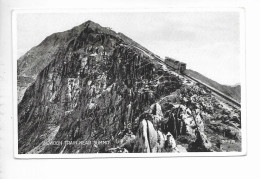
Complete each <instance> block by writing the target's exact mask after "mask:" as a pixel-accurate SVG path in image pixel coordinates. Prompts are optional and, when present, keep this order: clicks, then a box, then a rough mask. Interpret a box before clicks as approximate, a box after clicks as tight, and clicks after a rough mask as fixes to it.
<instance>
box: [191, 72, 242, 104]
mask: <svg viewBox="0 0 260 179" xmlns="http://www.w3.org/2000/svg"><path fill="white" fill-rule="evenodd" d="M186 74H188V75H190V76H191V77H194V78H196V79H198V80H200V81H202V82H204V83H206V84H208V85H210V86H212V87H213V88H215V89H217V90H219V91H221V92H222V93H224V94H226V95H228V96H230V97H232V98H233V99H235V100H237V101H238V102H240V101H241V86H240V85H236V86H228V85H222V84H219V83H217V82H215V81H213V80H211V79H209V78H207V77H206V76H204V75H202V74H200V73H198V72H196V71H193V70H190V69H187V70H186Z"/></svg>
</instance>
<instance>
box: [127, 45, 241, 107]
mask: <svg viewBox="0 0 260 179" xmlns="http://www.w3.org/2000/svg"><path fill="white" fill-rule="evenodd" d="M132 47H134V48H136V49H138V50H141V51H142V52H144V53H145V54H146V55H148V56H150V57H152V58H153V59H155V60H156V61H158V62H159V63H162V64H164V65H166V66H167V67H168V69H171V70H173V71H174V72H175V69H174V68H173V67H172V66H171V65H169V64H167V63H165V62H164V61H163V60H162V59H160V58H159V57H155V56H152V55H151V54H150V53H148V52H146V51H145V50H144V49H141V48H139V47H136V46H133V45H132ZM180 75H182V76H183V77H185V78H186V79H187V78H188V79H189V80H192V81H194V82H196V83H199V84H201V85H203V86H205V87H206V88H208V89H209V90H210V91H211V92H212V94H213V95H215V96H217V97H220V98H221V99H222V100H223V101H225V102H226V103H228V104H229V105H231V106H234V107H236V108H241V104H240V103H239V102H237V101H236V100H234V99H232V98H231V97H229V96H227V95H226V94H224V93H222V92H220V91H219V90H217V89H215V88H213V87H211V86H209V85H207V84H205V83H203V82H202V81H200V80H198V79H196V78H194V77H191V76H189V75H187V74H185V73H184V74H180Z"/></svg>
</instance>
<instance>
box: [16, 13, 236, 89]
mask: <svg viewBox="0 0 260 179" xmlns="http://www.w3.org/2000/svg"><path fill="white" fill-rule="evenodd" d="M87 20H92V21H94V22H96V23H99V24H100V25H101V26H104V27H111V28H112V29H113V30H115V31H116V32H122V33H124V34H125V35H127V36H128V37H130V38H132V39H133V40H134V41H136V42H138V43H140V44H141V45H143V46H144V47H146V48H148V49H149V50H151V51H152V52H154V53H156V54H158V55H159V56H161V57H165V56H170V57H173V58H175V59H177V60H179V61H183V62H185V63H187V68H189V69H193V70H195V71H198V72H199V73H201V74H203V75H205V76H207V77H209V78H211V79H213V80H215V81H217V82H219V83H222V84H228V85H234V84H236V83H240V75H239V71H240V69H239V68H240V59H239V57H240V53H239V51H240V40H239V37H240V29H239V27H240V24H239V12H114V13H111V12H109V13H108V12H107V13H105V12H103V13H97V12H92V13H69V14H68V13H67V14H64V13H38V14H31V13H26V14H18V15H17V47H18V49H17V50H18V57H20V56H21V55H23V54H24V53H26V52H27V51H28V50H30V49H31V48H32V47H33V46H36V45H38V44H39V43H40V42H41V41H42V40H43V39H44V38H45V37H46V36H48V35H51V34H52V33H55V32H61V31H65V30H69V29H71V28H72V27H74V26H77V25H80V24H82V23H83V22H85V21H87Z"/></svg>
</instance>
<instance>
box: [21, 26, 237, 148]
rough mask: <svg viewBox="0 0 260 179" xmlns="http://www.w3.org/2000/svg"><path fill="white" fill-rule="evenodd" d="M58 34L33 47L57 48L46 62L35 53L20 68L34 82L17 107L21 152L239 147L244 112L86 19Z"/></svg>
mask: <svg viewBox="0 0 260 179" xmlns="http://www.w3.org/2000/svg"><path fill="white" fill-rule="evenodd" d="M54 37H55V38H54V39H56V40H55V43H54V42H53V40H51V39H50V37H49V40H48V38H47V39H45V40H44V41H43V42H42V44H40V45H39V46H38V47H36V48H37V49H38V50H39V49H40V46H41V45H47V46H54V48H56V47H57V48H58V49H57V50H54V51H55V52H53V53H51V58H47V57H46V54H43V56H42V57H41V58H44V60H43V61H44V64H41V65H39V64H38V62H37V61H35V62H31V61H30V54H37V55H39V54H41V53H43V52H39V51H37V50H35V51H37V53H36V52H35V51H34V49H32V50H31V51H30V53H29V54H28V53H27V54H26V55H25V56H24V57H22V59H20V60H19V63H18V72H19V73H18V74H19V75H20V76H25V75H28V76H30V77H31V78H32V79H35V80H34V82H29V83H31V85H28V86H29V87H27V88H26V91H25V93H24V96H23V98H22V100H21V102H20V103H19V105H18V117H19V119H18V135H19V136H18V145H19V146H18V147H19V153H97V152H99V153H101V152H124V153H127V152H149V153H150V152H180V151H186V150H188V151H222V150H221V147H220V146H219V142H216V141H221V140H226V141H227V140H235V143H234V145H236V149H235V150H237V151H239V150H241V149H240V148H239V147H237V146H240V145H237V144H240V141H241V137H239V132H240V114H239V110H236V109H233V108H231V107H227V108H224V107H223V106H221V105H220V103H221V101H218V99H215V98H214V97H213V96H212V95H211V94H210V93H207V92H205V91H204V90H203V89H202V88H201V87H198V85H196V84H193V85H186V84H185V79H184V78H183V77H181V76H179V75H178V74H176V73H174V72H171V71H169V70H168V69H167V68H166V67H165V66H164V65H162V64H160V63H159V62H157V61H156V60H154V59H153V58H152V56H151V55H150V53H147V52H144V51H143V50H140V49H144V48H143V47H142V46H140V45H139V44H137V43H136V42H133V41H132V40H131V39H129V38H127V37H126V36H124V35H123V34H121V33H115V32H113V31H111V30H109V29H107V28H103V27H101V26H100V25H98V24H95V23H93V22H91V21H88V22H86V23H84V24H82V25H81V26H78V27H75V28H73V29H72V30H70V31H66V32H63V33H59V34H58V35H57V34H56V35H54ZM39 57H40V55H39ZM46 58H47V59H46ZM28 69H30V70H28ZM32 69H35V71H33V70H32ZM38 71H39V72H38ZM223 111H225V112H223ZM225 115H226V116H227V118H224V116H225ZM227 131H229V132H227ZM167 133H169V134H170V139H167V137H168V136H166V134H167ZM194 143H195V145H194ZM212 143H213V144H212ZM54 144H55V145H54ZM214 144H216V146H215V145H214ZM217 144H218V145H217ZM221 145H224V144H221ZM178 148H179V149H180V150H178ZM201 148H202V149H205V150H202V149H201ZM206 149H207V150H206ZM231 149H232V150H234V148H232V146H231ZM225 150H226V149H225ZM226 151H228V150H226Z"/></svg>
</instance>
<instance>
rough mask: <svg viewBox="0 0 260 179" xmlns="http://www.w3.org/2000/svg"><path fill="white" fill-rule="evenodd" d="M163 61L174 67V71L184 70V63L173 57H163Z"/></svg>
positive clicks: (181, 71)
mask: <svg viewBox="0 0 260 179" xmlns="http://www.w3.org/2000/svg"><path fill="white" fill-rule="evenodd" d="M165 63H166V64H167V65H170V66H171V67H172V68H173V69H174V71H176V72H178V73H184V71H185V70H186V63H183V62H180V61H178V60H175V59H173V58H170V57H165Z"/></svg>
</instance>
